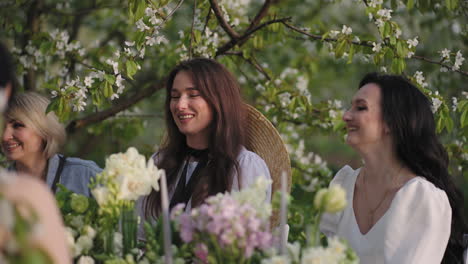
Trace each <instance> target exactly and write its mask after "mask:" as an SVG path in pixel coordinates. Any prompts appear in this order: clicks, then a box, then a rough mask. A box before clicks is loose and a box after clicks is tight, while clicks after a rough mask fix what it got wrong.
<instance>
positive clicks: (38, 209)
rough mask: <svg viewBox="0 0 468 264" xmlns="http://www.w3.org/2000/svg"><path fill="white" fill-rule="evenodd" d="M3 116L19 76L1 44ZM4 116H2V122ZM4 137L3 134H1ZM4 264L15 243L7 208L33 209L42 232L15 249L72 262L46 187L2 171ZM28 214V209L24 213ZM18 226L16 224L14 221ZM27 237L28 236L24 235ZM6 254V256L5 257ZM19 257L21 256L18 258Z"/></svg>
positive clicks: (0, 259)
mask: <svg viewBox="0 0 468 264" xmlns="http://www.w3.org/2000/svg"><path fill="white" fill-rule="evenodd" d="M0 61H1V62H2V63H0V113H1V112H3V110H4V109H5V107H6V106H7V102H8V101H9V98H10V95H11V94H14V93H15V81H14V80H15V77H14V72H13V68H14V67H13V64H12V59H11V57H10V54H9V53H8V52H7V50H6V48H5V47H4V46H3V45H2V44H1V43H0ZM1 121H2V117H1V116H0V122H1ZM0 134H1V132H0ZM0 203H1V206H0V207H1V210H0V211H1V212H0V215H1V217H0V263H5V262H6V261H7V259H8V252H10V251H11V248H10V249H7V243H8V242H11V241H12V240H13V238H14V234H13V237H12V234H11V231H12V230H11V227H12V222H9V220H12V219H11V217H8V216H7V214H5V207H6V208H7V209H8V208H10V209H11V208H16V209H18V210H20V209H24V208H29V209H31V210H32V211H33V212H34V213H35V214H36V215H37V223H36V224H37V226H38V227H39V230H37V232H33V233H32V234H31V236H30V237H29V241H28V242H31V246H29V247H28V248H21V247H20V246H19V245H16V248H15V250H16V251H20V252H23V253H28V252H25V251H28V250H33V249H35V248H39V249H40V250H42V252H43V253H45V255H46V256H47V257H48V259H49V260H50V263H60V264H68V263H71V256H70V252H69V249H68V243H67V241H66V238H65V229H64V227H63V223H62V218H61V217H60V213H59V210H58V208H57V205H56V202H55V199H54V197H53V196H52V194H51V193H50V191H49V190H48V188H47V186H45V184H43V183H41V182H40V181H39V180H37V179H35V178H32V177H27V176H24V175H20V174H16V173H11V172H10V173H9V172H7V171H5V170H3V169H2V168H0ZM21 212H24V210H21ZM13 223H14V222H13ZM23 235H25V234H23ZM5 253H6V255H5ZM14 257H15V258H17V256H16V255H15V256H14Z"/></svg>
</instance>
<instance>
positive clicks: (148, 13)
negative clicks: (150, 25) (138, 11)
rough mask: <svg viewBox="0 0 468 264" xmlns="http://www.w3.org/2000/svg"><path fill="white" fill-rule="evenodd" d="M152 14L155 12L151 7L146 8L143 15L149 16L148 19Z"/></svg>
mask: <svg viewBox="0 0 468 264" xmlns="http://www.w3.org/2000/svg"><path fill="white" fill-rule="evenodd" d="M154 13H155V10H153V9H152V8H151V7H147V8H146V9H145V15H146V16H149V17H150V16H153V15H154Z"/></svg>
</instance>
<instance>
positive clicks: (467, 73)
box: [412, 55, 468, 77]
mask: <svg viewBox="0 0 468 264" xmlns="http://www.w3.org/2000/svg"><path fill="white" fill-rule="evenodd" d="M412 58H414V59H417V60H421V61H425V62H428V63H432V64H437V65H440V66H442V67H444V68H446V69H448V70H451V71H454V72H458V73H460V74H462V75H464V76H467V77H468V72H467V71H462V70H454V69H452V67H450V66H449V65H447V64H443V63H442V62H440V61H434V60H431V59H428V58H425V57H423V56H417V55H414V56H413V57H412Z"/></svg>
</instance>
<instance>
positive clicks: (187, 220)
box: [172, 177, 273, 263]
mask: <svg viewBox="0 0 468 264" xmlns="http://www.w3.org/2000/svg"><path fill="white" fill-rule="evenodd" d="M267 185H268V181H267V180H266V179H264V178H263V177H259V180H258V181H257V182H256V184H255V185H254V186H253V187H250V188H246V189H244V190H242V191H240V192H238V193H233V194H228V193H226V194H218V195H216V196H212V197H209V198H207V200H206V203H205V204H203V205H201V206H200V207H199V208H195V209H192V210H191V211H190V212H184V213H180V212H179V213H176V212H177V211H180V210H181V208H183V205H182V206H181V205H179V206H177V207H176V208H175V209H174V210H173V212H172V215H173V219H174V220H178V222H179V229H180V236H181V238H182V240H183V241H184V242H186V243H193V244H194V246H195V255H196V256H197V257H198V258H199V259H200V260H201V261H203V262H206V261H207V258H208V256H209V255H212V256H214V257H218V258H221V259H222V258H223V257H228V258H232V259H237V260H239V259H248V258H250V257H251V256H252V255H253V254H254V253H255V252H256V251H258V250H266V249H268V248H270V247H271V246H272V243H273V236H272V234H271V233H270V226H269V217H270V216H271V207H270V204H269V203H267V202H265V200H266V187H267ZM262 194H263V195H262ZM264 208H267V209H264ZM219 251H221V252H223V253H222V254H220V255H218V256H215V255H216V254H215V252H219ZM218 260H219V259H218ZM220 263H222V262H220Z"/></svg>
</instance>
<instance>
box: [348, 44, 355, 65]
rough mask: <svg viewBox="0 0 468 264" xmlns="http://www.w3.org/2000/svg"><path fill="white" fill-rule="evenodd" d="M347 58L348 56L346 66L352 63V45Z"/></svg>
mask: <svg viewBox="0 0 468 264" xmlns="http://www.w3.org/2000/svg"><path fill="white" fill-rule="evenodd" d="M348 54H349V56H348V62H347V63H348V64H351V63H352V62H353V56H354V45H353V44H351V47H350V48H349V52H348Z"/></svg>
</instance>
